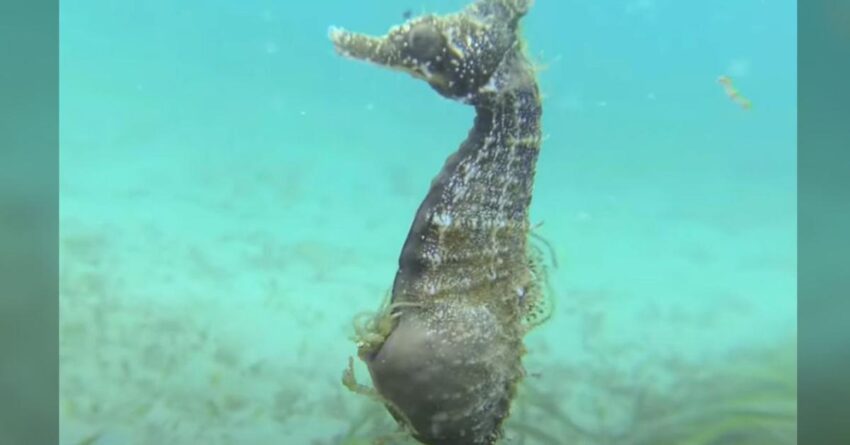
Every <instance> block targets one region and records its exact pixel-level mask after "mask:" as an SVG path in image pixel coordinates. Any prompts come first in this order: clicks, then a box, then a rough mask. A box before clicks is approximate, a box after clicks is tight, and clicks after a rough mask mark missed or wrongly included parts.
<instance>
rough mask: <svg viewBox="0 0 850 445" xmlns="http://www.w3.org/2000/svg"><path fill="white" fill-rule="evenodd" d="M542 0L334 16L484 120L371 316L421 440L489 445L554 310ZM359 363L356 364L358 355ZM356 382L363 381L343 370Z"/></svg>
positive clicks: (416, 226) (381, 381)
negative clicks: (546, 241)
mask: <svg viewBox="0 0 850 445" xmlns="http://www.w3.org/2000/svg"><path fill="white" fill-rule="evenodd" d="M531 5H532V0H478V1H476V2H474V3H472V4H471V5H469V6H467V7H466V8H465V9H463V10H461V11H459V12H456V13H453V14H447V15H424V16H419V17H415V18H412V19H410V20H408V21H406V22H405V23H403V24H401V25H398V26H395V27H392V28H391V29H390V30H389V31H388V32H387V33H386V34H385V35H383V36H368V35H364V34H359V33H354V32H351V31H347V30H344V29H340V28H334V27H332V28H331V29H330V32H329V35H330V39H331V40H332V42H333V43H334V45H335V47H336V50H337V51H338V52H339V53H340V54H342V55H344V56H347V57H350V58H353V59H358V60H363V61H368V62H371V63H374V64H377V65H380V66H383V67H387V68H391V69H396V70H400V71H403V72H407V73H409V74H411V75H412V76H413V77H415V78H418V79H422V80H424V81H425V82H427V83H428V85H430V86H431V87H432V88H433V89H434V90H435V91H436V92H437V93H439V94H440V95H442V96H444V97H446V98H449V99H453V100H456V101H459V102H461V103H464V104H468V105H471V106H473V107H475V113H476V116H475V120H474V123H473V127H472V129H471V130H470V131H469V134H468V136H467V138H466V140H465V141H463V143H462V144H461V145H460V148H459V149H458V150H457V151H456V152H455V153H454V154H452V155H451V156H450V157H449V158H448V159H447V160H446V162H445V164H444V166H443V168H442V170H441V171H440V172H439V174H438V175H437V176H436V178H434V179H433V181H432V182H431V185H430V189H429V191H428V193H427V195H426V196H425V199H424V200H423V201H422V203H421V205H420V206H419V208H418V209H417V211H416V214H415V217H414V219H413V223H412V225H411V227H410V230H409V232H408V235H407V239H406V240H405V242H404V246H403V247H402V251H401V255H400V257H399V260H398V271H397V273H396V276H395V280H394V282H393V286H392V293H391V298H390V300H389V302H388V303H387V304H385V305H384V306H383V308H382V310H381V311H380V312H379V313H378V314H377V315H376V316H374V318H372V319H371V320H369V322H368V323H367V324H366V325H365V326H361V327H360V329H359V331H358V332H359V343H358V344H359V350H358V355H359V357H360V358H361V360H363V361H364V362H365V363H366V365H367V367H368V369H369V373H370V375H371V377H372V382H373V385H374V393H373V394H372V395H374V396H375V397H377V398H378V399H379V400H381V401H382V402H384V403H385V404H386V406H387V408H388V410H389V411H390V413H391V414H392V415H393V417H394V418H395V419H396V420H397V421H398V422H399V423H400V424H401V425H402V426H403V427H404V428H405V429H406V430H407V431H408V432H409V433H410V434H411V435H412V436H413V437H414V438H415V439H416V440H418V441H419V442H421V443H424V444H427V445H489V444H493V443H495V442H496V441H498V440H499V439H500V438H501V437H502V436H503V427H502V425H503V423H504V421H505V419H506V418H507V417H508V415H509V412H510V405H511V401H512V399H513V398H514V396H515V393H516V388H517V384H518V383H519V382H520V381H521V379H522V377H523V376H524V373H525V372H524V368H523V366H522V356H523V355H524V354H525V348H524V345H523V337H524V335H525V334H526V333H527V332H528V331H529V330H530V329H531V328H533V327H534V326H536V325H537V324H538V323H539V322H540V321H541V320H543V319H544V318H546V314H545V309H544V308H545V307H546V305H545V304H544V301H545V298H544V292H543V291H542V289H543V287H542V286H541V270H540V268H539V267H537V264H536V262H535V261H534V259H533V255H532V254H531V250H530V247H529V243H528V240H529V233H530V232H529V231H530V225H529V206H530V203H531V197H532V189H533V183H534V176H535V168H536V163H537V159H538V154H539V152H540V146H541V115H542V107H541V100H540V92H539V87H538V84H537V81H536V77H535V75H536V73H535V69H534V67H533V66H532V64H531V62H530V61H529V58H528V57H527V55H526V54H525V48H524V44H523V42H522V40H521V37H520V35H519V29H518V25H519V21H520V19H521V18H522V17H523V16H525V15H526V13H527V12H528V11H529V9H530V8H531ZM349 366H351V365H349ZM343 380H344V382H345V383H346V385H347V386H349V387H350V388H352V389H354V390H356V391H358V392H365V391H367V390H365V389H364V386H362V385H359V384H357V383H356V381H354V379H353V368H349V370H348V371H347V372H346V374H344V379H343Z"/></svg>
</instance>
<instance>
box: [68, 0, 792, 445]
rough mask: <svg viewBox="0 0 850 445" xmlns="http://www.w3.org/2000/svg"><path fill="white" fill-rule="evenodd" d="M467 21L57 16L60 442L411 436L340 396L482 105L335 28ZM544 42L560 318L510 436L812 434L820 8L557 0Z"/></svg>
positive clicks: (543, 190)
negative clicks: (380, 64)
mask: <svg viewBox="0 0 850 445" xmlns="http://www.w3.org/2000/svg"><path fill="white" fill-rule="evenodd" d="M466 4H467V2H466V1H463V0H427V1H426V0H411V1H387V0H358V1H343V0H326V1H316V2H303V3H302V2H285V1H257V0H247V1H239V2H236V1H222V0H213V1H205V2H201V1H198V0H184V1H181V2H166V1H162V0H151V1H145V2H141V1H129V2H107V1H96V0H78V1H76V2H62V3H61V16H60V30H61V41H60V48H61V57H60V126H61V131H60V137H61V151H60V180H61V191H60V193H61V195H60V197H61V205H60V217H61V221H60V223H61V228H60V236H61V245H60V263H61V270H60V273H61V295H60V309H61V312H60V317H61V318H60V352H61V356H60V359H61V370H60V374H61V381H60V383H61V409H60V418H61V435H62V442H61V443H62V444H68V445H75V444H100V445H104V444H114V445H119V444H121V445H123V444H181V445H182V444H211V445H212V444H258V445H262V444H299V445H300V444H303V445H319V444H322V445H329V444H346V445H354V444H366V443H372V442H371V441H372V440H373V439H375V438H379V437H384V436H386V435H388V434H391V433H392V432H393V431H395V425H394V423H393V422H392V420H391V418H390V416H389V414H387V413H386V411H385V409H384V408H383V407H382V406H380V405H379V404H377V403H375V402H373V401H371V400H368V399H365V398H363V397H360V396H357V395H355V394H352V393H350V392H349V391H348V390H346V389H345V388H344V387H343V386H342V384H341V383H340V380H341V376H342V371H343V369H344V368H345V367H346V365H347V360H348V358H349V357H350V356H354V355H356V346H355V344H354V343H353V342H352V341H351V339H350V337H351V335H352V334H353V328H352V319H353V318H354V316H355V315H357V314H358V313H362V312H364V311H372V310H376V309H377V308H378V306H379V305H380V303H381V301H382V299H383V298H384V295H385V294H386V292H387V291H388V290H389V289H390V286H391V284H392V279H393V277H394V274H395V271H396V266H397V259H398V254H399V253H400V249H401V246H402V243H403V242H404V238H405V236H406V234H407V231H408V229H409V227H410V223H411V221H412V218H413V215H414V212H415V210H416V208H417V207H418V205H419V203H420V202H421V200H422V198H423V197H424V196H425V193H426V191H427V189H428V186H429V183H430V181H431V179H432V178H433V177H434V176H435V175H436V174H437V172H438V171H439V169H440V168H441V167H442V164H443V162H444V160H445V159H446V157H447V156H448V155H449V154H450V153H452V152H453V151H454V150H455V149H456V148H457V147H458V145H459V144H460V142H461V141H462V140H463V138H465V137H466V133H467V131H468V129H469V128H470V127H471V125H472V118H473V115H474V113H473V110H472V108H470V107H467V106H464V105H462V104H459V103H454V102H450V101H448V100H445V99H442V98H440V97H438V96H437V95H436V94H434V92H433V91H430V89H429V88H428V87H427V86H426V85H425V84H424V83H422V82H418V81H415V80H413V79H411V78H410V77H409V76H407V75H406V74H403V73H397V72H391V71H387V70H383V69H379V68H376V67H374V66H370V65H367V64H363V63H359V62H354V61H351V60H347V59H344V58H342V57H340V56H338V55H336V54H335V53H334V50H333V47H332V45H331V43H330V42H329V40H328V38H327V31H328V27H329V26H330V25H337V26H344V27H346V28H348V29H352V30H356V31H359V32H368V33H373V34H383V33H384V32H385V31H386V30H387V29H388V28H389V27H390V26H392V25H395V24H398V23H401V22H402V21H403V16H404V15H406V14H408V13H412V14H413V15H418V14H421V13H450V12H453V11H456V10H458V9H460V8H462V7H463V6H465V5H466ZM522 26H523V31H524V35H525V37H526V40H527V43H528V46H529V54H530V55H531V57H532V58H533V59H534V61H535V63H536V64H537V65H539V67H540V71H539V80H540V85H541V89H542V92H543V94H544V102H543V107H544V108H543V131H544V134H545V135H546V139H545V142H544V144H543V148H542V151H541V154H540V159H539V163H538V170H537V179H536V185H535V195H534V199H533V201H532V223H542V225H541V226H540V227H539V228H538V229H537V230H536V233H537V234H539V235H540V236H541V237H543V238H545V240H546V242H545V243H542V249H543V251H544V252H545V253H546V254H547V256H548V258H549V260H548V266H549V275H550V279H551V287H552V293H553V300H554V304H553V317H552V319H551V320H550V321H548V322H547V323H546V324H544V325H543V326H542V327H541V328H539V329H537V330H535V331H532V333H530V334H529V335H528V337H527V338H526V344H527V347H528V350H529V352H528V354H527V355H526V357H525V365H526V368H527V371H528V377H527V378H526V379H525V381H524V383H523V385H522V387H521V388H520V393H519V397H518V399H517V400H516V401H515V402H514V406H513V410H512V413H513V414H512V417H511V418H510V420H509V421H508V423H507V428H506V438H505V439H504V443H512V444H521V445H522V444H528V445H531V444H547V445H551V444H593V445H597V444H599V445H602V444H607V445H610V444H616V445H641V444H656V445H659V444H660V445H665V444H703V445H707V444H713V445H720V444H749V445H755V444H793V443H796V267H797V260H796V228H797V227H796V80H797V78H796V66H797V60H796V3H795V2H793V1H787V0H785V1H783V0H722V1H717V2H681V1H679V2H677V1H673V0H598V1H597V0H580V1H579V0H566V1H554V0H537V2H536V4H535V6H534V7H533V8H532V9H531V11H530V13H529V15H528V16H526V17H525V18H524V20H523V22H522ZM720 76H727V77H728V78H729V79H731V80H732V82H733V83H734V87H735V88H737V89H738V90H739V91H740V94H741V95H742V97H746V98H747V99H749V100H751V101H752V107H751V108H749V109H748V108H746V107H742V106H741V104H740V103H738V102H736V101H735V100H733V98H732V97H730V96H729V95H728V94H727V92H726V91H725V90H724V85H723V84H721V83H720V82H718V79H719V78H720ZM356 369H357V372H358V377H359V378H360V379H361V380H363V381H366V382H368V374H367V373H366V370H365V367H362V366H360V364H359V363H358V366H357V368H356ZM390 443H395V442H390Z"/></svg>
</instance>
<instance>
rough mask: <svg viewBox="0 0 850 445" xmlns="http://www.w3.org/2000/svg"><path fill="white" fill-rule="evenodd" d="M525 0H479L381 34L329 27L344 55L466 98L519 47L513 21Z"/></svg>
mask: <svg viewBox="0 0 850 445" xmlns="http://www.w3.org/2000/svg"><path fill="white" fill-rule="evenodd" d="M530 4H531V1H530V0H480V1H478V2H476V3H474V4H472V5H471V6H469V7H468V8H467V9H466V10H465V11H462V12H460V13H456V14H449V15H443V16H439V15H425V16H421V17H416V18H413V19H411V20H408V21H407V22H405V23H404V24H401V25H398V26H394V27H392V28H391V29H390V30H389V32H388V33H387V34H386V35H384V36H380V37H375V36H367V35H364V34H359V33H353V32H350V31H346V30H343V29H339V28H331V30H330V37H331V40H333V42H334V44H335V46H336V49H337V51H338V52H340V53H341V54H343V55H346V56H348V57H352V58H355V59H360V60H365V61H369V62H372V63H376V64H378V65H381V66H385V67H388V68H392V69H397V70H401V71H405V72H407V73H410V74H411V75H413V76H414V77H416V78H419V79H422V80H425V81H426V82H428V84H429V85H431V87H432V88H433V89H434V90H436V91H437V92H438V93H440V94H441V95H443V96H445V97H448V98H451V99H460V100H466V101H470V100H471V99H474V97H475V96H476V95H477V94H478V93H479V92H480V91H481V90H482V88H485V87H486V85H487V84H488V83H489V82H490V80H491V78H492V77H493V75H494V74H495V73H496V71H497V70H498V69H499V67H500V65H501V64H502V62H503V61H504V60H505V59H506V56H507V55H508V54H509V53H510V52H512V51H516V50H518V36H517V22H518V21H519V19H520V18H521V17H522V16H523V15H525V13H526V12H527V10H528V8H529V7H530Z"/></svg>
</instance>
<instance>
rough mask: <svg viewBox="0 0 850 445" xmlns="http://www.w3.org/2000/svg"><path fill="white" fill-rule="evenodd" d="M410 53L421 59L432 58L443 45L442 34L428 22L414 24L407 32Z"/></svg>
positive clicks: (438, 52) (441, 49) (439, 51)
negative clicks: (408, 32)
mask: <svg viewBox="0 0 850 445" xmlns="http://www.w3.org/2000/svg"><path fill="white" fill-rule="evenodd" d="M407 43H408V48H409V51H410V55H411V56H413V57H415V58H417V59H419V60H422V61H426V60H433V59H434V58H436V57H437V56H438V55H439V54H440V53H441V52H442V51H443V48H444V46H445V44H444V39H443V36H442V35H441V34H440V33H439V32H438V31H437V30H436V29H435V28H434V27H433V26H432V25H430V24H425V23H422V24H419V25H416V26H415V27H414V28H413V29H412V30H411V31H410V34H409V37H408V42H407Z"/></svg>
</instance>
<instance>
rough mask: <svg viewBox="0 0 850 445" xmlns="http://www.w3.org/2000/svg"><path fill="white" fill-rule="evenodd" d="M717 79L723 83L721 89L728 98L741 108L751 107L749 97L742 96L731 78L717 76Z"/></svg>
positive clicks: (747, 108)
mask: <svg viewBox="0 0 850 445" xmlns="http://www.w3.org/2000/svg"><path fill="white" fill-rule="evenodd" d="M717 81H718V82H720V84H721V85H723V90H724V91H725V92H726V95H727V96H729V99H732V101H733V102H735V103H736V104H738V105H740V106H741V108H743V109H745V110H749V109H750V108H752V106H753V104H752V102H750V100H749V99H747V98H746V97H744V96H742V95H741V93H739V92H738V90H737V89H736V88H735V86H734V85H732V78H731V77H729V76H720V77H718V78H717Z"/></svg>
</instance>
